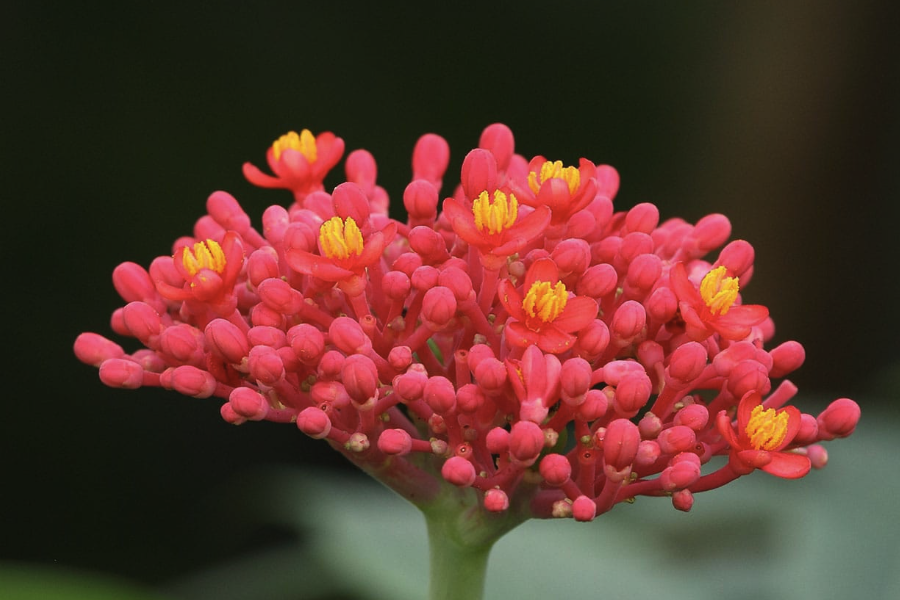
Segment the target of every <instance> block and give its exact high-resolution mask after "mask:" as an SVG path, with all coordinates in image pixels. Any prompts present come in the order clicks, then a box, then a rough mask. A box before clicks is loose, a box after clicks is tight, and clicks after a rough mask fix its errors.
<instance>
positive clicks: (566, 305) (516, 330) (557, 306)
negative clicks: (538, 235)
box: [499, 258, 597, 354]
mask: <svg viewBox="0 0 900 600" xmlns="http://www.w3.org/2000/svg"><path fill="white" fill-rule="evenodd" d="M523 289H524V290H526V292H525V296H524V297H522V294H521V293H520V292H519V291H518V290H517V289H516V287H515V286H514V285H513V284H512V282H511V281H510V280H509V279H504V280H503V281H501V282H500V290H499V291H500V302H501V303H502V304H503V307H504V308H506V310H507V312H509V314H510V316H512V318H513V319H514V320H512V321H510V322H509V323H507V325H506V339H507V341H509V343H511V344H513V345H516V346H520V347H525V346H528V345H531V344H535V345H537V346H538V347H539V348H540V349H541V350H543V351H544V352H550V353H552V354H560V353H562V352H565V351H566V350H568V349H569V348H571V347H572V346H573V345H574V344H575V336H574V335H572V333H573V332H577V331H580V330H582V329H584V328H585V327H586V326H587V325H588V323H590V322H591V321H593V320H594V319H595V318H596V317H597V301H596V300H594V299H593V298H588V297H587V296H572V297H569V293H568V291H567V290H566V286H565V284H563V282H561V281H560V280H559V268H558V267H557V266H556V263H555V262H553V260H552V259H549V258H540V259H538V260H536V261H534V263H532V265H531V267H530V268H529V269H528V271H527V272H526V273H525V284H524V287H523Z"/></svg>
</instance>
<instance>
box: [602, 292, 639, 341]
mask: <svg viewBox="0 0 900 600" xmlns="http://www.w3.org/2000/svg"><path fill="white" fill-rule="evenodd" d="M646 325H647V314H646V312H645V311H644V307H643V306H641V304H640V303H639V302H635V301H634V300H627V301H625V302H623V303H622V304H621V306H619V308H618V309H616V312H615V313H614V314H613V318H612V325H611V326H610V332H611V333H612V335H613V337H614V338H615V339H616V340H619V341H620V342H622V343H631V342H632V341H633V340H634V339H635V338H636V337H638V336H640V335H641V334H642V332H643V331H644V327H645V326H646Z"/></svg>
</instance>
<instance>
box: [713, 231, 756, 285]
mask: <svg viewBox="0 0 900 600" xmlns="http://www.w3.org/2000/svg"><path fill="white" fill-rule="evenodd" d="M755 254H756V253H755V251H754V250H753V246H751V245H750V243H749V242H747V241H745V240H734V241H733V242H730V243H729V244H728V245H727V246H725V247H724V248H722V251H721V252H719V260H717V261H716V263H715V264H714V265H713V266H714V267H725V268H726V269H728V272H729V273H730V274H731V276H732V277H738V278H739V279H740V280H741V285H742V286H743V285H746V284H747V282H748V279H747V272H748V271H749V270H751V269H752V268H753V260H754V257H755Z"/></svg>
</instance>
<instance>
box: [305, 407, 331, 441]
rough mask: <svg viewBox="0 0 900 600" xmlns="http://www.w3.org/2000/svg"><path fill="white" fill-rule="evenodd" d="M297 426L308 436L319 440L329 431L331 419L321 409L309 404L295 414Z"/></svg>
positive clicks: (326, 435)
mask: <svg viewBox="0 0 900 600" xmlns="http://www.w3.org/2000/svg"><path fill="white" fill-rule="evenodd" d="M297 428H298V429H299V430H300V431H302V432H303V433H305V434H306V435H308V436H309V437H311V438H313V439H316V440H321V439H322V438H325V437H328V434H329V433H331V419H330V418H329V417H328V415H327V414H325V411H323V410H322V409H320V408H316V407H314V406H310V407H309V408H304V409H303V410H302V411H300V414H299V415H297Z"/></svg>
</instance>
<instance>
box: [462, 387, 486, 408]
mask: <svg viewBox="0 0 900 600" xmlns="http://www.w3.org/2000/svg"><path fill="white" fill-rule="evenodd" d="M484 401H485V398H484V392H482V391H481V388H479V387H478V386H477V385H475V384H474V383H467V384H465V385H464V386H462V387H461V388H459V391H458V392H457V393H456V406H457V408H458V409H459V411H460V412H463V413H468V414H472V413H475V412H477V411H478V410H479V409H480V408H481V407H482V406H484Z"/></svg>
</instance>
